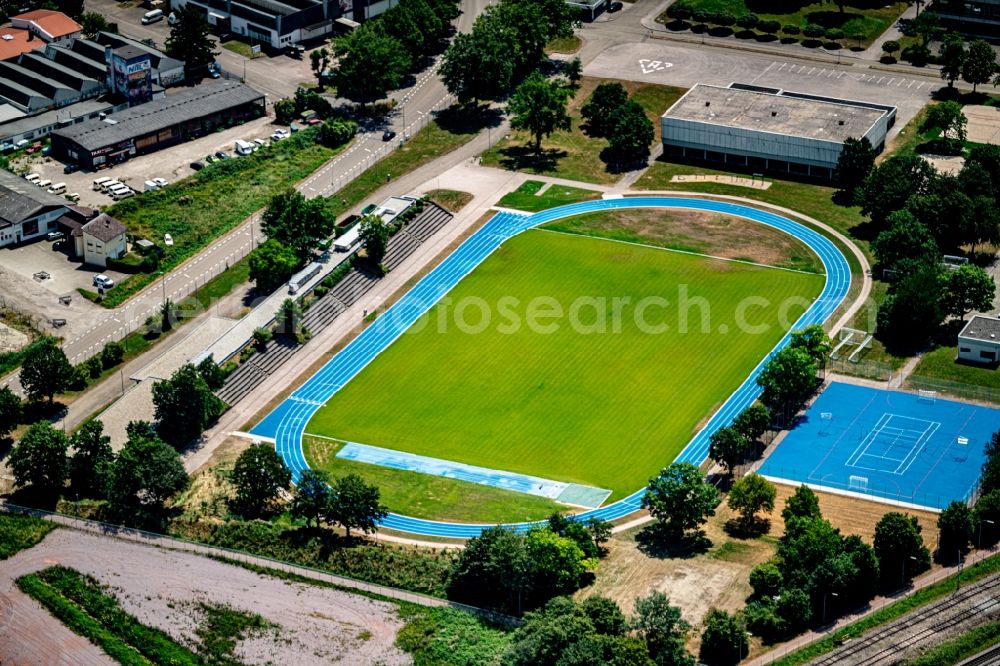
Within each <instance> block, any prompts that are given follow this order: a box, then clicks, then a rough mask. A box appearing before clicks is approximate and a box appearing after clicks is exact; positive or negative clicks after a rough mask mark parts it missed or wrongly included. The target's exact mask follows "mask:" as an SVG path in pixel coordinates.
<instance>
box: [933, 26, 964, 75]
mask: <svg viewBox="0 0 1000 666" xmlns="http://www.w3.org/2000/svg"><path fill="white" fill-rule="evenodd" d="M938 62H939V63H940V64H941V78H942V79H944V80H945V81H947V82H948V87H949V88H954V87H955V81H957V80H958V78H959V77H960V76H962V66H963V65H964V64H965V40H964V39H962V36H961V35H959V34H958V33H954V32H949V33H948V34H946V35H945V36H944V39H943V40H942V42H941V50H940V51H939V52H938Z"/></svg>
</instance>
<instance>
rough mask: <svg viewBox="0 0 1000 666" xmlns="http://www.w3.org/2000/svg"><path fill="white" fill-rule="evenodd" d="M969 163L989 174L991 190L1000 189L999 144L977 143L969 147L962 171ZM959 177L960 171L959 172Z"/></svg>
mask: <svg viewBox="0 0 1000 666" xmlns="http://www.w3.org/2000/svg"><path fill="white" fill-rule="evenodd" d="M971 165H975V166H976V167H978V168H981V169H982V170H983V171H985V172H986V173H987V174H989V177H990V182H991V183H992V187H993V191H998V190H1000V146H995V145H990V144H977V145H974V146H972V148H970V149H969V156H968V157H967V158H966V160H965V166H964V167H962V171H965V170H966V169H968V168H969V167H970V166H971ZM959 177H961V173H960V174H959Z"/></svg>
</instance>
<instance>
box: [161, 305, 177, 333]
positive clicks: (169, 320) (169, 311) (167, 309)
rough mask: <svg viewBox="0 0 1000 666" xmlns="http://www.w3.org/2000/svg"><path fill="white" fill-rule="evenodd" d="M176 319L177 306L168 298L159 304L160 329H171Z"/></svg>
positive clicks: (164, 330)
mask: <svg viewBox="0 0 1000 666" xmlns="http://www.w3.org/2000/svg"><path fill="white" fill-rule="evenodd" d="M176 321H177V306H176V305H175V304H174V302H173V301H172V300H170V299H169V298H168V299H166V300H164V301H163V305H161V306H160V330H161V331H163V332H166V331H170V330H172V329H173V328H174V323H175V322H176Z"/></svg>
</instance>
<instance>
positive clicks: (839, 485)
mask: <svg viewBox="0 0 1000 666" xmlns="http://www.w3.org/2000/svg"><path fill="white" fill-rule="evenodd" d="M760 472H761V473H762V474H764V475H766V476H769V477H773V478H776V479H783V480H785V481H789V482H791V483H794V484H799V483H808V484H810V485H814V486H815V487H816V488H828V489H830V490H832V491H833V492H840V493H841V494H849V495H856V496H859V497H864V498H866V499H873V500H877V501H880V502H884V503H886V504H892V505H896V506H902V507H910V508H916V509H930V510H932V511H933V510H938V509H943V508H945V507H946V506H948V504H950V503H951V502H952V500H958V501H961V502H968V501H969V500H970V499H971V497H972V494H973V492H974V491H973V490H970V491H969V492H967V493H966V494H965V496H964V497H952V496H951V495H940V494H938V493H924V492H905V491H904V490H902V489H901V488H900V487H899V486H898V485H896V484H893V483H891V482H888V483H887V482H882V481H878V480H874V479H872V478H871V477H868V476H866V477H860V476H855V477H852V476H848V475H846V473H845V476H844V477H843V478H839V479H838V478H836V477H835V476H833V475H829V474H827V475H824V476H823V478H822V480H817V479H816V478H815V477H813V475H812V473H811V472H810V471H809V470H807V469H805V468H801V469H799V468H795V467H787V466H783V465H774V464H771V463H770V462H766V463H765V464H764V465H763V466H762V467H761V470H760Z"/></svg>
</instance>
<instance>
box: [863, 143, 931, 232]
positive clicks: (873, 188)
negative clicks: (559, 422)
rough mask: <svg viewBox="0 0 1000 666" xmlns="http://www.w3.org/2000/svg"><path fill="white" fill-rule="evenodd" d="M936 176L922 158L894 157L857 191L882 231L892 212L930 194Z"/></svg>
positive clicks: (874, 223)
mask: <svg viewBox="0 0 1000 666" xmlns="http://www.w3.org/2000/svg"><path fill="white" fill-rule="evenodd" d="M936 176H937V171H935V170H934V167H933V166H931V165H930V164H928V162H927V160H925V159H924V158H923V157H921V156H920V155H892V156H891V157H888V158H886V160H885V161H884V162H882V163H881V164H880V165H878V166H877V167H875V168H874V169H872V172H871V173H870V174H868V177H867V178H865V182H864V183H863V184H862V185H861V187H860V188H859V189H858V190H857V191H856V192H855V194H856V195H857V198H856V203H858V205H860V206H861V212H862V213H863V214H865V215H867V216H868V217H869V218H871V221H872V224H873V225H874V226H875V228H876V229H882V228H883V227H884V226H885V221H886V218H887V217H888V215H889V213H892V212H895V211H897V210H900V209H901V208H902V207H903V205H904V204H905V203H906V201H907V200H908V199H909V198H910V197H911V196H914V195H920V194H926V193H927V192H928V191H929V190H930V187H931V184H932V182H933V181H934V179H935V177H936Z"/></svg>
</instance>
